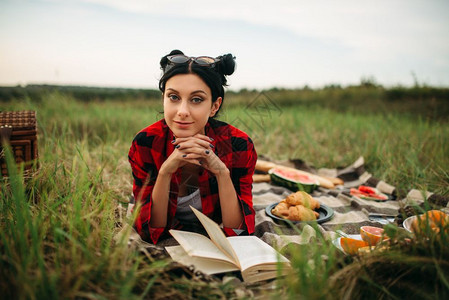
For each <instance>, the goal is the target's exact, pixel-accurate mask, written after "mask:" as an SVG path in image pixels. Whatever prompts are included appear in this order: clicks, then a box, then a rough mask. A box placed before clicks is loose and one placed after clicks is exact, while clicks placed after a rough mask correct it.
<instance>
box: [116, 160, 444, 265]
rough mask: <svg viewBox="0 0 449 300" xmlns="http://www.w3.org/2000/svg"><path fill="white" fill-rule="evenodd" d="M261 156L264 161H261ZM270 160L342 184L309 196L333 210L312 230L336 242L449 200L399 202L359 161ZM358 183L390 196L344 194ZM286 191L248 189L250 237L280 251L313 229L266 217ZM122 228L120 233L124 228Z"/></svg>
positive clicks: (425, 195) (136, 241) (416, 195)
mask: <svg viewBox="0 0 449 300" xmlns="http://www.w3.org/2000/svg"><path fill="white" fill-rule="evenodd" d="M261 157H262V158H263V159H264V160H268V158H266V157H263V156H261ZM274 162H275V163H277V164H282V165H285V166H290V167H294V168H297V169H301V170H305V171H308V172H311V173H315V174H318V175H321V176H328V177H338V178H341V179H343V180H344V185H343V186H342V187H340V188H338V189H332V190H329V189H324V188H321V187H320V188H319V189H318V190H316V191H314V192H313V194H312V196H313V197H314V198H315V199H317V200H318V201H319V202H320V203H321V204H324V205H326V206H328V207H330V208H331V209H332V210H333V211H334V215H333V218H332V219H330V220H329V221H327V222H324V223H322V224H319V225H318V226H317V227H316V228H317V229H318V231H319V232H321V233H322V234H323V236H324V237H325V238H329V239H335V238H336V237H337V236H336V233H335V231H336V230H338V229H340V230H342V231H343V232H345V233H348V234H358V233H359V230H360V227H361V226H364V225H370V226H377V227H382V225H384V224H386V223H387V222H395V223H396V224H397V225H399V226H400V225H401V224H402V218H403V217H404V215H405V216H407V215H412V214H414V213H415V212H414V211H413V210H407V208H409V207H412V206H417V205H418V206H419V205H422V204H423V203H424V202H425V201H426V202H427V203H430V204H432V205H435V206H437V207H444V208H446V209H447V210H449V207H448V204H449V198H447V197H442V196H439V195H436V194H433V193H431V192H422V191H419V190H410V191H409V192H408V193H407V196H406V197H404V198H403V199H398V197H397V191H396V188H395V186H393V185H391V184H389V183H386V182H384V181H382V180H379V179H377V178H375V177H373V176H372V174H370V173H369V172H368V171H367V170H366V169H365V162H364V159H363V157H360V158H358V159H357V160H356V161H355V162H354V163H353V164H351V165H349V166H346V167H343V168H336V169H327V168H321V169H314V168H313V167H310V166H309V165H307V163H305V162H304V161H302V160H300V159H292V160H288V161H274ZM361 184H363V185H368V186H372V187H376V188H377V189H379V190H380V191H381V192H383V193H385V194H387V195H389V196H390V199H389V200H386V201H381V202H380V201H379V202H377V201H373V200H363V199H360V198H357V197H353V196H351V195H350V194H349V193H348V192H347V190H348V189H349V188H351V187H357V186H359V185H361ZM291 193H292V191H290V190H288V189H287V188H284V187H280V186H276V185H273V184H271V183H255V184H254V185H253V205H254V209H255V211H256V218H255V220H256V221H255V223H256V226H255V236H257V237H259V238H260V239H262V240H263V241H264V242H266V243H268V244H270V245H271V246H273V247H275V248H276V249H280V250H282V248H284V247H286V246H287V245H288V244H290V243H296V244H307V243H309V242H310V240H311V239H313V238H314V237H316V234H317V231H316V230H315V229H314V228H313V227H312V226H311V225H309V224H304V223H297V224H295V225H294V227H296V228H294V227H291V226H290V225H288V224H284V223H282V222H281V223H277V222H276V221H275V220H274V219H273V218H271V217H270V216H268V215H267V214H266V212H265V208H266V207H267V206H268V205H270V204H273V203H277V202H279V201H281V200H282V199H284V198H285V197H286V196H288V195H289V194H291ZM130 207H131V206H129V207H128V212H127V214H128V215H129V214H130ZM448 212H449V211H448ZM125 227H126V226H125ZM125 227H124V229H126V228H125ZM128 230H129V228H128ZM123 231H124V230H122V231H121V232H119V234H118V236H120V234H123ZM129 244H130V245H133V246H134V247H137V248H138V249H140V250H141V251H143V252H145V253H146V255H150V256H160V257H164V256H167V254H166V253H165V250H164V247H165V246H171V245H177V242H176V241H175V240H174V239H173V238H169V239H166V240H163V241H161V242H160V243H158V244H157V245H152V244H149V243H146V242H143V241H142V240H141V239H140V236H139V235H138V234H137V233H136V232H135V231H133V230H131V235H130V238H129Z"/></svg>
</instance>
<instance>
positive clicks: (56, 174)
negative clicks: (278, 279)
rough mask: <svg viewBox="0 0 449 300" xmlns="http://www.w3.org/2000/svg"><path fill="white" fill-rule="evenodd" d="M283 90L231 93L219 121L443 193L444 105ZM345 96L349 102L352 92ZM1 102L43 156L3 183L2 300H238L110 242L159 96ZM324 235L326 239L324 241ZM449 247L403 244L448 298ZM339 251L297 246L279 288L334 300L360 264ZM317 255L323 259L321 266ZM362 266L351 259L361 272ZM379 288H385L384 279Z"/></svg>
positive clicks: (447, 158) (296, 150)
mask: <svg viewBox="0 0 449 300" xmlns="http://www.w3.org/2000/svg"><path fill="white" fill-rule="evenodd" d="M279 97H282V93H276V92H271V93H262V94H258V93H249V94H247V95H242V94H231V95H230V96H229V99H226V101H228V106H226V104H225V108H224V110H223V111H222V112H221V117H220V119H222V120H224V121H227V122H230V123H232V124H235V125H236V126H237V127H239V128H241V129H243V130H245V131H247V132H248V134H249V135H250V136H251V137H252V138H253V140H254V143H255V145H256V150H257V152H258V153H259V154H263V155H268V156H270V157H272V158H275V159H287V158H301V159H303V160H305V161H306V162H308V163H310V164H312V165H314V166H315V167H330V168H331V167H337V166H345V165H348V164H350V163H352V162H353V161H355V160H356V159H357V158H358V157H359V156H363V157H364V158H365V162H366V167H367V169H368V171H369V172H371V173H372V174H373V175H374V176H375V177H377V178H379V179H382V180H384V181H386V182H388V183H390V184H392V185H395V186H397V187H398V189H399V192H400V196H404V195H405V193H406V192H407V191H408V190H410V189H412V188H417V189H421V190H429V191H432V192H436V193H439V194H442V195H445V196H448V195H449V171H448V169H447V166H449V155H448V153H449V126H448V125H449V124H448V121H447V119H445V118H444V116H443V117H441V116H440V117H435V118H432V116H435V115H436V114H437V113H436V112H435V111H438V110H446V109H447V104H445V106H442V107H441V109H440V108H439V107H438V106H437V107H436V108H435V107H434V106H435V104H433V105H434V106H432V107H431V108H429V107H428V106H427V105H428V103H427V102H425V101H422V103H424V104H425V105H422V106H421V112H422V114H415V113H414V111H415V110H416V111H420V109H419V105H418V107H416V105H415V106H413V108H410V107H412V105H410V103H409V102H403V106H402V107H405V108H404V109H401V106H400V105H398V104H395V108H394V109H392V110H389V109H387V107H388V105H387V104H385V103H384V102H382V103H383V105H379V103H377V102H376V104H374V105H373V104H371V105H370V104H369V103H365V105H364V104H363V103H361V102H360V101H359V102H357V101H356V100H354V101H355V103H356V104H354V109H349V108H348V107H347V105H348V104H344V105H343V104H341V103H340V104H339V105H336V104H335V102H333V103H332V104H329V105H325V102H321V104H320V105H316V104H314V105H310V103H305V102H298V103H297V104H296V105H295V104H292V102H291V100H288V101H284V102H283V101H282V99H280V98H279ZM351 97H352V98H353V99H356V98H357V95H353V94H351ZM429 101H430V100H429ZM248 104H250V105H248ZM2 106H3V107H4V108H2V109H4V110H20V109H27V110H29V109H32V110H36V111H37V114H38V124H39V154H40V171H39V173H38V174H37V175H36V176H35V177H34V178H32V179H31V180H28V181H27V183H26V185H25V186H24V185H22V184H21V180H20V176H17V177H16V176H12V177H11V180H10V181H7V180H6V179H3V181H2V183H1V184H2V187H1V199H0V215H1V217H0V218H1V219H0V226H1V233H0V237H1V239H0V250H1V251H0V252H1V255H2V256H1V261H0V274H1V281H0V292H1V294H2V295H3V296H5V297H6V298H17V299H33V298H34V299H55V298H92V299H123V298H124V299H140V298H145V297H151V298H153V299H154V298H159V297H160V298H163V297H173V298H176V297H178V298H181V299H183V298H192V297H196V298H217V299H223V298H229V297H233V296H235V294H234V291H233V287H232V285H231V284H225V285H223V284H219V283H213V284H208V283H204V282H201V281H190V280H188V279H186V278H182V277H177V275H176V274H173V273H170V271H169V270H167V262H166V261H158V260H152V259H148V258H146V257H144V256H142V255H139V254H138V253H136V252H135V251H131V250H129V249H128V248H127V246H126V245H125V244H124V243H120V242H116V241H114V239H113V236H114V234H115V233H116V232H117V230H118V229H117V228H118V226H117V225H118V224H117V223H118V217H117V210H116V207H117V205H118V203H123V204H124V205H126V203H127V201H128V196H129V195H130V194H131V188H132V177H131V171H130V167H129V164H128V162H127V152H128V149H129V146H130V143H131V141H132V139H133V137H134V135H135V134H136V133H137V132H138V131H139V130H140V129H141V128H143V127H145V126H147V125H149V124H151V123H153V122H154V121H156V120H158V119H159V118H161V117H162V114H161V113H160V110H161V105H160V103H159V101H154V100H143V99H128V100H123V101H117V100H114V101H92V102H82V101H75V100H74V99H72V98H71V97H70V96H67V95H64V94H60V93H50V94H47V95H45V96H44V97H42V100H41V101H31V100H28V101H27V100H26V99H25V100H21V101H14V102H11V101H10V102H4V103H2ZM396 106H397V107H396ZM342 107H343V108H342ZM357 107H358V108H357ZM374 107H377V108H379V107H380V108H379V109H375V108H374ZM429 116H430V117H429ZM14 179H15V180H14ZM320 242H321V243H324V244H325V245H328V243H327V241H320ZM447 242H448V241H447V240H445V241H436V244H435V245H437V246H431V247H430V248H428V247H429V246H425V245H422V244H417V246H416V247H414V248H413V249H409V252H408V253H412V254H413V255H410V256H407V255H408V254H407V255H405V254H404V255H403V256H402V258H404V259H403V261H407V260H406V259H405V258H407V257H411V258H413V259H415V258H416V255H415V254H416V253H418V252H419V251H430V250H432V251H433V252H432V253H431V254H430V259H429V260H430V262H429V261H425V262H422V263H423V264H424V266H430V267H429V268H428V269H426V268H425V267H423V270H424V271H425V273H424V274H427V273H428V274H432V275H433V276H436V278H437V279H436V280H437V283H438V288H436V289H432V288H431V289H429V290H430V292H429V296H430V298H433V297H437V298H439V297H440V296H442V295H443V296H444V295H448V293H447V291H448V290H449V284H448V280H449V277H448V274H447V271H444V269H443V271H441V270H439V267H438V266H439V265H441V261H442V262H443V263H442V266H443V265H444V266H446V267H447V263H448V262H447V260H448V256H449V255H448V252H449V249H448V248H447V244H448V243H447ZM445 244H446V246H444V245H445ZM431 245H434V244H431ZM426 247H427V248H426ZM429 249H430V250H429ZM334 250H335V249H332V247H330V246H329V245H328V247H321V246H319V244H316V245H311V246H310V247H308V248H307V249H301V250H300V251H302V252H300V253H301V254H302V255H294V266H295V269H296V270H297V273H296V274H297V276H296V277H294V278H290V279H289V280H287V281H286V282H285V285H284V290H283V292H284V293H286V295H288V296H290V297H291V298H296V296H298V295H302V296H303V297H307V298H315V299H316V298H333V297H332V294H331V291H329V288H328V287H329V286H331V283H332V282H333V281H332V280H335V278H334V277H332V275H335V274H337V273H338V272H339V271H341V269H342V268H343V267H344V266H350V267H353V268H356V266H355V265H354V263H353V262H347V261H341V260H338V259H337V258H336V257H335V253H334ZM298 253H299V252H298ZM323 255H325V256H326V257H328V259H327V260H325V261H323V260H322V259H321V258H322V256H323ZM306 258H307V259H306ZM334 258H335V259H334ZM402 258H401V259H402ZM401 259H399V258H398V259H396V260H395V261H402V260H401ZM310 261H313V262H314V267H311V266H310ZM419 262H420V261H419V259H415V260H412V259H411V260H409V261H408V263H413V264H416V265H418V264H419ZM351 263H352V264H351ZM367 264H368V263H366V264H363V263H359V264H358V265H357V266H358V267H360V268H361V269H363V268H364V267H366V266H367ZM447 269H448V268H446V270H447ZM345 270H347V268H346V269H345ZM359 271H360V270H359ZM424 271H423V272H424ZM368 283H370V282H369V280H368ZM354 284H355V283H354ZM365 284H366V282H365ZM371 284H372V285H373V286H375V284H374V283H373V282H371ZM333 286H334V287H335V284H334V285H333ZM342 286H344V283H342ZM441 286H443V289H442V290H443V293H442V292H441ZM376 288H377V289H378V290H379V291H383V287H382V286H380V287H376ZM423 289H424V290H425V291H426V292H428V291H427V290H426V289H425V288H423ZM432 291H433V292H432ZM444 291H446V292H444ZM441 293H442V294H441ZM276 295H277V294H276V293H274V294H272V295H271V296H273V297H276ZM335 295H336V294H335ZM335 295H334V297H336V296H335ZM355 295H357V294H355ZM384 295H387V296H388V292H384ZM390 296H392V297H393V296H395V295H390Z"/></svg>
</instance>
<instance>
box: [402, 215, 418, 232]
mask: <svg viewBox="0 0 449 300" xmlns="http://www.w3.org/2000/svg"><path fill="white" fill-rule="evenodd" d="M416 218H417V216H411V217H408V218H407V219H405V220H404V222H403V223H402V226H404V228H405V229H406V230H407V231H409V232H413V231H412V223H413V220H415V219H416Z"/></svg>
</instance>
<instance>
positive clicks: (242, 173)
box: [222, 125, 257, 236]
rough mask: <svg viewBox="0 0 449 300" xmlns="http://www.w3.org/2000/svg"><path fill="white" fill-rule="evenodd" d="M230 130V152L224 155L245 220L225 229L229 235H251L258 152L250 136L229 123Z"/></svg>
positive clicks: (252, 231)
mask: <svg viewBox="0 0 449 300" xmlns="http://www.w3.org/2000/svg"><path fill="white" fill-rule="evenodd" d="M227 127H228V128H229V130H230V132H229V133H230V134H229V139H227V143H226V144H228V145H229V146H228V150H230V151H227V152H228V154H226V155H224V156H223V157H222V160H223V161H224V163H225V164H226V165H227V166H228V168H229V170H230V172H231V180H232V183H233V185H234V188H235V191H236V193H237V198H238V201H239V202H240V207H241V210H242V213H243V222H242V224H241V225H240V226H239V228H227V227H224V228H223V230H224V232H225V234H226V235H228V236H236V235H250V234H253V233H254V228H255V211H254V208H253V196H252V184H253V174H254V169H255V166H256V161H257V153H256V150H255V148H254V144H253V142H252V140H251V139H250V138H249V136H248V135H247V134H246V133H244V132H243V131H241V130H239V129H237V128H235V127H233V126H231V125H227Z"/></svg>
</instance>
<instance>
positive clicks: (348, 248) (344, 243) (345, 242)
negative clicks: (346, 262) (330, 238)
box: [340, 237, 368, 255]
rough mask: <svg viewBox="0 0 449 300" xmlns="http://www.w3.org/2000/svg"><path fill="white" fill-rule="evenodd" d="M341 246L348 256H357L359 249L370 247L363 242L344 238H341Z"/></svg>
mask: <svg viewBox="0 0 449 300" xmlns="http://www.w3.org/2000/svg"><path fill="white" fill-rule="evenodd" d="M340 245H341V247H342V248H343V250H344V251H345V252H346V253H347V254H349V255H355V254H357V251H358V250H359V248H362V247H366V246H368V243H367V242H365V241H361V240H356V239H352V238H347V237H342V238H340Z"/></svg>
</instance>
